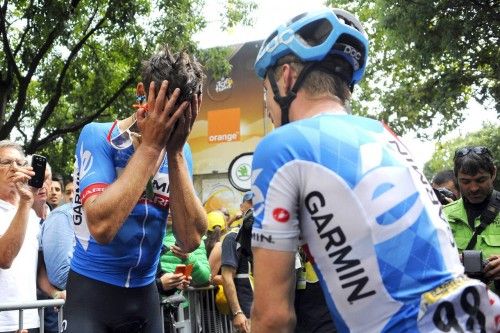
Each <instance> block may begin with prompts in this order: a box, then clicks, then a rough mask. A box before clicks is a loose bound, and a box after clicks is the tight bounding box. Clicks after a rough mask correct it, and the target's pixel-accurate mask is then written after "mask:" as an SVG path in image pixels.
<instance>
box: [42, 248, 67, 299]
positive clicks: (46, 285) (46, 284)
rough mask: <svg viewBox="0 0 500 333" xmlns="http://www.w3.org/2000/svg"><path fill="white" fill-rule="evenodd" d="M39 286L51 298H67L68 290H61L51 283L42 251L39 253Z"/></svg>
mask: <svg viewBox="0 0 500 333" xmlns="http://www.w3.org/2000/svg"><path fill="white" fill-rule="evenodd" d="M37 286H38V288H40V290H42V291H43V292H44V293H45V294H46V295H47V296H50V297H51V298H62V299H66V291H65V290H62V291H61V290H59V289H57V288H56V287H54V286H53V285H52V284H51V283H50V281H49V277H48V276H47V270H46V268H45V262H44V261H43V254H42V253H41V251H40V252H39V253H38V269H37Z"/></svg>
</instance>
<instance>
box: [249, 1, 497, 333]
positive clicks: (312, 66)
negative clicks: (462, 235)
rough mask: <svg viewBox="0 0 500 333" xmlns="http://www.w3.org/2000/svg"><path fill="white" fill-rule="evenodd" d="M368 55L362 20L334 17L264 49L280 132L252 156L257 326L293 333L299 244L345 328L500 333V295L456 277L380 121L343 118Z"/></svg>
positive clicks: (423, 190)
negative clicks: (498, 318) (474, 315)
mask: <svg viewBox="0 0 500 333" xmlns="http://www.w3.org/2000/svg"><path fill="white" fill-rule="evenodd" d="M367 58H368V39H367V36H366V34H365V32H364V30H363V28H362V26H361V23H360V22H359V21H358V19H357V18H356V17H355V16H354V15H352V14H351V13H348V12H346V11H344V10H340V9H329V8H324V9H321V10H317V11H314V12H310V13H304V14H302V15H299V16H297V17H295V18H294V19H292V20H290V21H288V22H287V23H286V24H283V25H281V26H279V27H278V28H277V29H276V30H275V31H274V32H273V33H272V34H271V35H270V36H269V38H267V39H265V41H264V42H263V44H262V47H261V49H260V51H259V53H258V56H257V59H256V62H255V70H256V73H257V75H258V76H259V77H260V78H262V79H263V86H264V89H265V104H266V109H267V110H268V114H269V115H270V117H271V121H272V122H273V124H274V125H275V127H276V129H275V130H274V131H273V132H271V133H269V134H268V135H267V136H266V137H265V138H264V139H262V140H261V141H260V142H259V144H258V146H257V148H256V150H255V152H254V155H253V160H252V191H254V193H256V196H255V198H254V201H253V203H254V211H255V223H254V225H253V230H252V245H253V262H254V265H253V269H254V270H253V272H254V275H255V290H254V304H253V306H252V330H253V331H254V332H258V333H266V332H292V331H293V329H294V324H295V311H294V308H293V303H294V294H295V293H294V289H295V283H294V281H295V279H294V276H295V270H294V268H295V260H296V256H295V254H296V251H297V248H298V246H299V244H300V245H302V246H303V247H304V248H305V249H306V252H307V254H308V257H309V258H310V259H311V261H312V262H314V269H315V271H316V273H317V275H318V277H319V279H320V281H321V286H322V289H323V294H324V296H325V299H326V303H327V304H328V305H329V309H330V313H331V315H332V317H334V320H335V326H336V328H337V330H338V331H339V332H437V331H444V330H456V331H470V330H471V328H473V330H475V331H482V332H495V331H498V329H499V327H498V326H497V323H496V321H495V318H497V316H498V315H500V299H498V297H496V295H494V294H493V293H491V292H489V291H488V289H487V288H485V286H484V284H482V283H481V282H479V281H477V280H473V279H468V278H467V277H465V276H463V272H464V271H463V266H462V265H461V263H460V261H459V258H458V252H457V248H456V246H455V245H454V243H453V235H452V234H451V232H450V230H449V226H448V225H447V223H446V221H445V220H444V218H443V217H442V216H441V214H440V212H441V209H442V206H441V204H440V203H439V202H437V201H436V200H435V197H434V196H433V195H432V188H431V186H430V184H429V182H428V181H427V180H426V179H425V177H424V176H423V175H422V173H421V172H420V171H419V170H418V168H417V167H416V166H415V163H414V162H413V160H412V158H411V154H410V153H409V152H408V151H407V150H406V148H405V146H404V145H403V144H402V143H401V142H400V141H399V139H398V138H397V136H396V135H394V134H393V133H392V132H391V131H389V130H388V128H387V127H386V126H384V124H382V123H381V122H379V121H376V120H373V119H368V118H364V117H359V116H353V115H350V114H349V107H348V105H349V100H350V97H351V91H352V89H353V87H354V85H355V84H357V83H358V82H359V81H360V80H361V78H362V77H363V74H364V71H365V68H366V62H367ZM429 192H430V193H431V195H429ZM271 286H272V287H271ZM443 291H446V292H443ZM472 298H474V300H475V301H474V303H473V304H474V305H475V306H476V307H477V308H480V309H476V307H475V309H474V313H475V314H477V313H478V312H477V311H479V312H481V315H480V317H481V318H480V319H479V320H477V319H478V318H477V317H472V316H471V315H470V311H469V310H470V304H471V303H470V302H469V301H465V299H472ZM430 299H432V301H430ZM490 300H491V303H490ZM445 309H447V310H445ZM464 309H466V310H464ZM452 311H453V314H454V316H453V318H452V317H451V312H452ZM467 312H469V313H467ZM452 323H453V324H452Z"/></svg>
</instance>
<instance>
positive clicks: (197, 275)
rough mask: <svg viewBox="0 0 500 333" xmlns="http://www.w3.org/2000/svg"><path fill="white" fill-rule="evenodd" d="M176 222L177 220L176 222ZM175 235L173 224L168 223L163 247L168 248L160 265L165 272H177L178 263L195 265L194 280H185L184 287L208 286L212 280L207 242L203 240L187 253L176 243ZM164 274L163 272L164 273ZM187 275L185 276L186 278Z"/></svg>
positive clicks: (192, 275)
mask: <svg viewBox="0 0 500 333" xmlns="http://www.w3.org/2000/svg"><path fill="white" fill-rule="evenodd" d="M169 220H171V219H169ZM174 223H175V222H174ZM175 242H176V240H175V236H174V234H173V232H172V224H171V223H168V227H167V233H166V235H165V237H164V238H163V248H164V249H166V250H165V251H163V253H162V254H161V256H160V266H161V271H162V272H163V273H166V274H168V273H170V274H172V273H175V269H176V267H177V266H178V265H190V264H191V265H193V270H192V274H191V277H192V280H190V281H184V283H185V285H184V287H187V285H188V284H191V285H193V286H194V287H201V286H206V285H208V284H209V282H210V266H209V265H208V259H207V251H206V250H205V243H204V242H201V243H200V246H198V247H197V248H196V249H195V250H194V251H192V252H190V253H186V252H184V251H182V249H180V248H179V246H177V245H176V244H175ZM162 275H163V274H162ZM185 279H186V277H184V280H185Z"/></svg>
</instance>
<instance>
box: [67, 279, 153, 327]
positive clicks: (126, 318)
mask: <svg viewBox="0 0 500 333" xmlns="http://www.w3.org/2000/svg"><path fill="white" fill-rule="evenodd" d="M66 295H67V296H66V298H67V299H66V304H65V305H64V307H63V309H64V322H63V328H66V330H65V331H64V332H69V333H125V332H127V333H158V332H161V331H162V325H163V324H162V321H161V314H160V298H159V295H158V290H157V288H156V284H155V283H154V282H153V283H151V284H150V285H148V286H145V287H138V288H124V287H118V286H115V285H112V284H108V283H104V282H101V281H97V280H93V279H90V278H88V277H85V276H83V275H80V274H78V273H75V272H73V271H71V270H70V271H69V275H68V283H67V285H66Z"/></svg>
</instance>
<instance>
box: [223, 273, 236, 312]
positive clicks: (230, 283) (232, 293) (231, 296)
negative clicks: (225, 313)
mask: <svg viewBox="0 0 500 333" xmlns="http://www.w3.org/2000/svg"><path fill="white" fill-rule="evenodd" d="M222 285H223V286H224V294H225V295H226V299H227V302H228V304H229V308H230V309H231V313H236V312H237V311H240V310H241V307H240V302H239V301H238V294H237V293H236V286H235V285H234V280H233V278H232V276H229V275H228V274H224V272H223V273H222Z"/></svg>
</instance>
